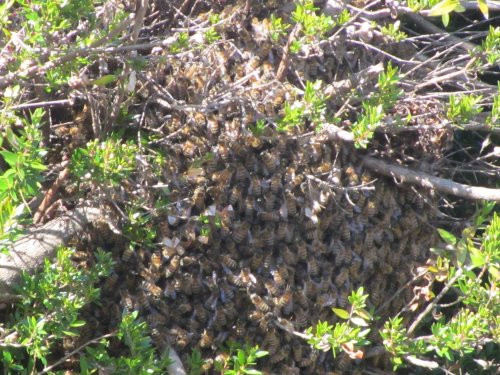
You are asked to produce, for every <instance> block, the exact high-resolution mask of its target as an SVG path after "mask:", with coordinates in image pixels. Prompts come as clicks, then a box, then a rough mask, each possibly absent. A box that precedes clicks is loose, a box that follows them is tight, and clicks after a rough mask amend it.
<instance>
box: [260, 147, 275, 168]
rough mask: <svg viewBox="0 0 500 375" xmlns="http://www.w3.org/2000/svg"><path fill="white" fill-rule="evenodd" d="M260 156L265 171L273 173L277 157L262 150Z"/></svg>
mask: <svg viewBox="0 0 500 375" xmlns="http://www.w3.org/2000/svg"><path fill="white" fill-rule="evenodd" d="M261 156H262V162H263V163H264V165H265V167H266V169H267V171H268V172H269V173H274V172H275V171H276V167H277V163H278V158H277V157H276V156H275V155H273V154H271V153H269V152H267V151H266V152H263V153H262V154H261Z"/></svg>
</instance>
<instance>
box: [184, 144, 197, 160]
mask: <svg viewBox="0 0 500 375" xmlns="http://www.w3.org/2000/svg"><path fill="white" fill-rule="evenodd" d="M181 148H182V153H183V154H184V156H185V157H187V158H192V157H193V156H194V154H195V152H196V145H195V144H194V143H193V142H191V141H186V142H184V143H183V144H182V147H181Z"/></svg>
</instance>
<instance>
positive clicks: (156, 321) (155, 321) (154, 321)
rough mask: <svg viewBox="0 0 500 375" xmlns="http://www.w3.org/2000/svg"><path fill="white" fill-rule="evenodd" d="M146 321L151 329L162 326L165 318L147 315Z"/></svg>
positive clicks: (155, 314)
mask: <svg viewBox="0 0 500 375" xmlns="http://www.w3.org/2000/svg"><path fill="white" fill-rule="evenodd" d="M146 320H147V322H148V323H149V324H150V325H151V326H152V327H156V326H158V325H164V324H166V323H167V318H166V317H165V316H164V315H162V314H158V313H151V314H149V315H148V316H147V318H146Z"/></svg>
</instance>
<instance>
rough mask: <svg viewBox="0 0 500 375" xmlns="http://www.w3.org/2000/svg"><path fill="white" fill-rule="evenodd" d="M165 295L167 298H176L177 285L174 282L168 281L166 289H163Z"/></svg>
mask: <svg viewBox="0 0 500 375" xmlns="http://www.w3.org/2000/svg"><path fill="white" fill-rule="evenodd" d="M163 295H164V296H165V297H167V298H171V299H176V298H177V291H176V290H175V285H174V283H173V282H170V283H169V282H167V283H166V285H165V290H164V291H163Z"/></svg>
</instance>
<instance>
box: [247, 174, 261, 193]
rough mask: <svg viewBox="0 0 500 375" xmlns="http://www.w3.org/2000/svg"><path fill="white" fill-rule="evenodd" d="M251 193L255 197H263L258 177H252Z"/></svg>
mask: <svg viewBox="0 0 500 375" xmlns="http://www.w3.org/2000/svg"><path fill="white" fill-rule="evenodd" d="M250 193H251V194H252V195H253V196H254V197H260V196H261V195H262V185H261V183H260V178H259V177H258V176H252V183H251V185H250Z"/></svg>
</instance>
